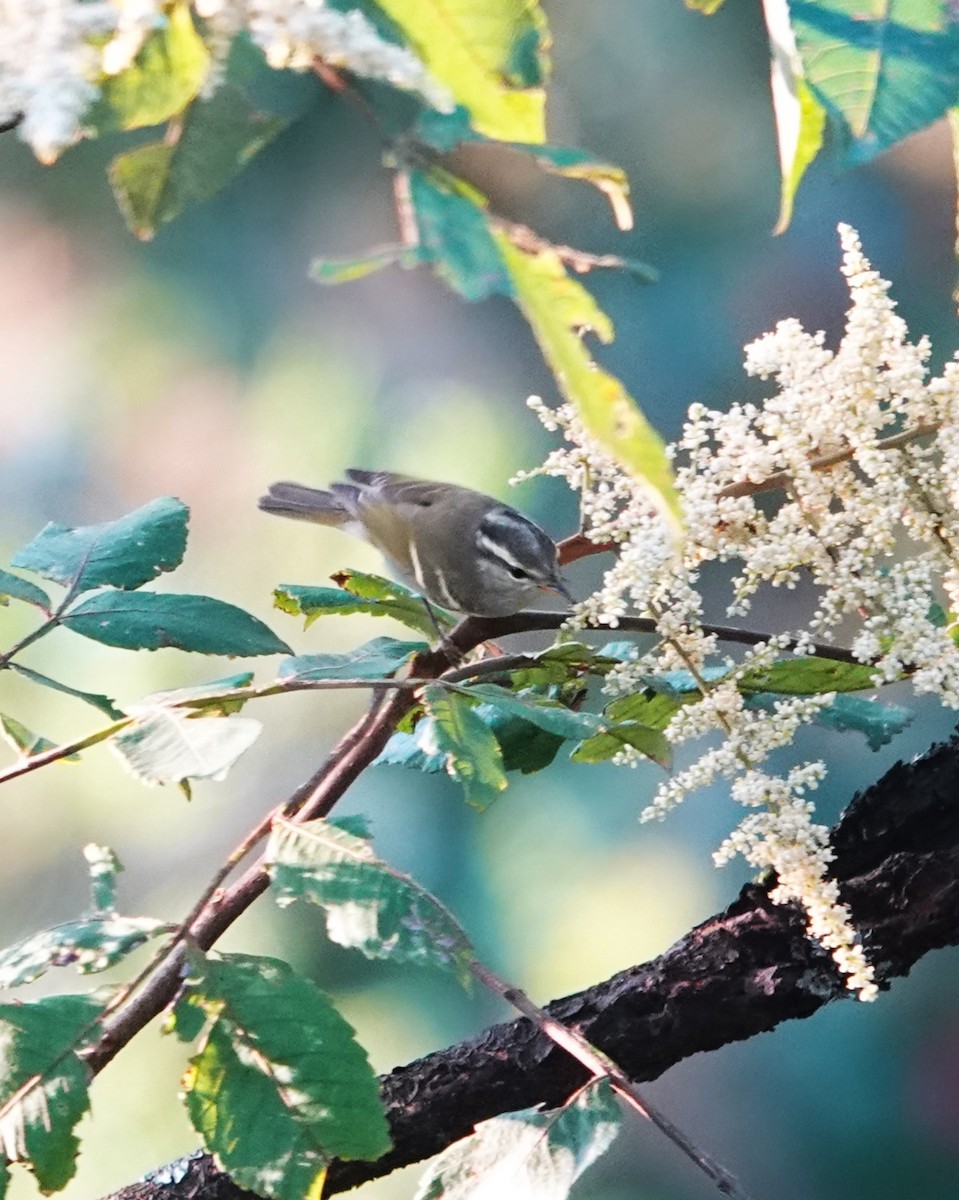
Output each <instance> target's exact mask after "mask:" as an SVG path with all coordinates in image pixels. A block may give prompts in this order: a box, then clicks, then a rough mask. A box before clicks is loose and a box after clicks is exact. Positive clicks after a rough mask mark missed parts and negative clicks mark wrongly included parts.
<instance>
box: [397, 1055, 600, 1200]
mask: <svg viewBox="0 0 959 1200" xmlns="http://www.w3.org/2000/svg"><path fill="white" fill-rule="evenodd" d="M620 1122H621V1118H620V1113H619V1108H618V1106H617V1104H616V1100H615V1097H614V1096H613V1092H612V1088H611V1087H610V1085H609V1082H608V1080H605V1079H597V1080H594V1081H593V1082H592V1083H589V1084H587V1085H586V1087H584V1088H583V1089H582V1090H581V1091H579V1092H577V1093H576V1094H575V1095H574V1096H573V1097H572V1098H571V1099H570V1100H569V1101H568V1102H567V1103H566V1104H565V1105H564V1106H563V1107H562V1108H554V1109H550V1110H548V1111H546V1112H541V1111H540V1110H539V1109H535V1108H528V1109H524V1110H523V1111H522V1112H515V1113H507V1114H505V1115H504V1116H501V1117H494V1118H493V1119H492V1120H490V1121H481V1122H480V1123H479V1124H478V1125H477V1126H476V1132H475V1133H472V1134H471V1135H470V1136H469V1137H467V1138H464V1139H463V1140H462V1141H460V1142H454V1143H453V1145H452V1146H449V1147H448V1148H447V1149H446V1150H444V1151H443V1153H442V1154H441V1155H440V1156H439V1157H438V1158H437V1159H436V1160H435V1161H434V1162H433V1163H432V1164H431V1166H430V1167H429V1169H428V1171H427V1173H426V1175H425V1177H424V1178H423V1179H422V1181H421V1182H420V1186H419V1188H418V1189H417V1192H416V1197H415V1200H474V1198H475V1197H478V1196H479V1194H480V1192H482V1194H483V1195H484V1196H485V1195H488V1196H491V1197H492V1196H503V1197H506V1196H509V1197H512V1198H515V1200H520V1198H522V1200H565V1197H566V1196H568V1195H569V1191H570V1188H571V1187H572V1186H573V1184H574V1183H575V1182H576V1180H577V1179H578V1178H579V1177H580V1175H582V1173H583V1172H584V1171H585V1170H586V1168H587V1167H588V1166H589V1165H590V1164H591V1163H594V1162H595V1161H596V1160H597V1159H598V1158H599V1157H600V1156H601V1155H603V1154H605V1152H606V1151H607V1150H608V1149H609V1147H610V1145H611V1144H612V1142H613V1140H614V1138H615V1137H616V1135H617V1133H618V1132H619V1127H620Z"/></svg>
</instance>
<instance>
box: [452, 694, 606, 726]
mask: <svg viewBox="0 0 959 1200" xmlns="http://www.w3.org/2000/svg"><path fill="white" fill-rule="evenodd" d="M462 694H463V695H468V696H476V697H478V698H480V699H481V700H483V701H484V702H485V703H487V704H491V705H493V706H494V707H496V708H499V709H502V710H503V711H504V712H507V713H510V714H511V715H512V716H514V717H520V718H522V720H524V721H528V722H529V723H530V724H531V725H536V726H538V727H539V728H540V729H545V730H546V731H547V732H548V733H553V734H556V736H557V737H561V738H567V739H571V740H578V739H579V738H583V737H590V736H592V734H594V733H599V732H600V731H601V730H602V729H604V728H605V725H606V722H604V720H603V718H602V717H599V716H597V715H596V714H595V713H590V712H574V711H573V710H572V709H570V708H567V707H566V706H565V705H563V704H560V703H558V702H557V701H555V700H550V699H548V698H546V697H536V696H535V695H534V694H532V693H526V694H524V695H522V696H520V695H517V693H515V692H511V691H509V689H508V688H503V687H499V686H498V685H497V684H495V683H477V684H472V685H471V686H470V687H468V688H466V687H464V688H463V689H462Z"/></svg>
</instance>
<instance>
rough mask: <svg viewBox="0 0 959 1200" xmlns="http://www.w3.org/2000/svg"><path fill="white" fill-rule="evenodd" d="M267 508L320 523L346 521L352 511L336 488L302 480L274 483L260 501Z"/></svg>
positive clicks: (280, 513) (339, 523)
mask: <svg viewBox="0 0 959 1200" xmlns="http://www.w3.org/2000/svg"><path fill="white" fill-rule="evenodd" d="M258 504H259V507H260V508H261V509H262V510H263V512H268V513H276V514H277V516H281V517H295V518H296V519H297V520H299V521H315V522H316V523H317V524H318V525H334V526H337V525H345V524H347V523H348V522H349V521H350V519H351V514H350V513H349V511H348V510H347V509H346V508H345V507H344V506H343V504H342V503H341V502H340V501H339V500H338V499H337V498H336V496H335V495H334V494H333V493H332V492H325V491H323V490H322V488H311V487H306V486H305V484H302V483H287V482H280V483H271V484H270V490H269V491H268V492H267V494H266V495H265V496H261V497H260V499H259V501H258Z"/></svg>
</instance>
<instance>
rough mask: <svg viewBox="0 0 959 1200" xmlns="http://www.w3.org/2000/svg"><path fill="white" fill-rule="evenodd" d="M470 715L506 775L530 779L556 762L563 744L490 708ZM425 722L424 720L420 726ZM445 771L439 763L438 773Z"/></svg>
mask: <svg viewBox="0 0 959 1200" xmlns="http://www.w3.org/2000/svg"><path fill="white" fill-rule="evenodd" d="M473 712H474V713H476V715H477V716H478V717H479V718H480V719H481V720H482V721H483V723H484V724H485V725H488V726H489V728H490V729H491V730H492V731H493V736H494V737H495V738H496V740H497V742H499V748H500V752H501V753H502V755H503V770H504V771H507V772H508V771H520V772H522V774H523V775H532V774H533V773H534V772H536V771H542V770H543V769H544V768H545V767H548V766H549V765H550V763H551V762H552V761H553V759H555V757H556V755H557V754H558V753H559V750H560V747H561V746H562V745H563V742H564V740H565V739H564V738H562V737H559V736H558V735H557V734H555V733H550V732H549V731H548V730H546V729H543V728H540V727H538V726H536V725H531V724H530V722H529V721H525V720H523V718H522V717H517V716H514V715H512V714H511V713H508V712H505V711H504V710H503V709H502V708H497V707H496V706H495V705H493V704H479V705H477V707H476V708H474V709H473ZM428 720H429V718H428V717H426V718H424V719H423V721H421V722H420V724H424V723H425V722H426V721H428ZM424 735H425V730H424ZM433 741H434V742H435V738H434V739H433ZM387 748H389V747H387ZM410 765H412V764H410ZM423 769H427V768H425V767H424V768H423ZM444 769H445V766H444V764H443V763H442V762H441V763H440V766H439V770H444Z"/></svg>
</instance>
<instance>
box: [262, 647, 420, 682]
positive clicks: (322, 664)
mask: <svg viewBox="0 0 959 1200" xmlns="http://www.w3.org/2000/svg"><path fill="white" fill-rule="evenodd" d="M426 650H429V646H428V645H427V644H426V642H400V641H397V640H396V638H389V637H379V638H373V640H372V641H369V642H364V643H363V645H362V646H357V648H356V649H355V650H350V651H349V652H348V653H346V654H299V655H297V656H296V658H285V659H283V661H282V662H281V663H280V669H279V671H278V678H279V679H281V680H283V681H284V682H288V683H290V682H300V683H309V682H313V681H316V680H322V679H382V678H384V677H385V676H388V675H392V674H393V672H394V671H397V670H399V668H400V667H402V666H403V665H404V663H407V662H409V660H410V659H411V658H412V657H413V655H414V654H422V653H423V652H424V651H426Z"/></svg>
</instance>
